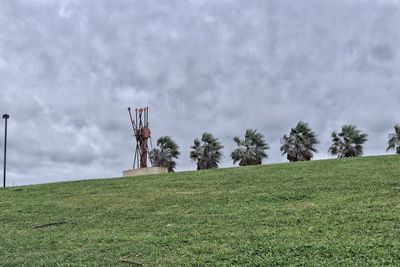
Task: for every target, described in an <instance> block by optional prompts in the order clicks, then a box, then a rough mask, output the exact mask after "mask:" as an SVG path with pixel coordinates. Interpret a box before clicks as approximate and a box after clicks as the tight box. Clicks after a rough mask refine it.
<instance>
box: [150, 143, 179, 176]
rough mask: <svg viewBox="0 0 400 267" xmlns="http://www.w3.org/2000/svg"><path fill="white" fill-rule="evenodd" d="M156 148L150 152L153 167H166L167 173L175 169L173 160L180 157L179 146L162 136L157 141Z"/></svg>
mask: <svg viewBox="0 0 400 267" xmlns="http://www.w3.org/2000/svg"><path fill="white" fill-rule="evenodd" d="M157 146H158V148H155V149H153V151H151V152H150V159H151V162H152V163H153V165H154V166H157V167H166V168H168V171H169V172H174V170H175V168H176V161H175V159H177V158H178V156H179V155H180V152H179V150H178V149H179V146H178V145H177V144H176V143H175V141H174V140H172V138H171V137H169V136H162V137H160V138H159V139H158V140H157Z"/></svg>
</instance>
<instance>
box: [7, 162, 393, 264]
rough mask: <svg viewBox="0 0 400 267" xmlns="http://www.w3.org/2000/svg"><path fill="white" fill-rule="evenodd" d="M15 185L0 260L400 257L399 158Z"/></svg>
mask: <svg viewBox="0 0 400 267" xmlns="http://www.w3.org/2000/svg"><path fill="white" fill-rule="evenodd" d="M15 189H16V188H8V189H2V190H0V235H1V236H0V265H2V266H3V265H4V266H14V265H15V266H81V265H85V266H119V265H121V266H129V265H130V264H127V263H121V262H120V261H119V259H120V257H122V256H127V257H128V258H129V259H131V260H133V261H134V262H138V263H141V264H144V265H145V266H154V265H156V266H158V265H165V266H173V265H175V266H176V265H199V266H204V265H208V266H210V265H241V266H242V265H251V266H254V265H296V264H298V265H301V264H306V265H317V264H318V265H327V266H333V265H341V266H346V265H349V264H352V265H355V264H357V265H383V264H388V265H398V264H400V201H399V200H400V157H399V156H381V157H365V158H359V159H341V160H324V161H312V162H303V163H295V164H276V165H264V166H257V167H243V168H232V169H221V170H212V171H199V172H187V173H177V174H165V175H157V176H148V177H140V178H139V177H137V178H123V179H112V180H111V179H107V180H89V181H80V182H68V183H57V184H47V185H37V186H28V187H21V189H22V190H18V191H15ZM60 220H66V221H68V222H69V223H68V224H64V225H59V226H53V227H48V228H40V229H35V228H33V227H32V226H33V225H37V224H42V223H48V222H54V221H60Z"/></svg>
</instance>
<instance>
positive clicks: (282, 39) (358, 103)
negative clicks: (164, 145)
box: [0, 0, 400, 185]
mask: <svg viewBox="0 0 400 267" xmlns="http://www.w3.org/2000/svg"><path fill="white" fill-rule="evenodd" d="M399 47H400V0H375V1H373V0H368V1H367V0H351V1H348V0H334V1H333V0H326V1H323V0H302V1H297V0H292V1H285V0H276V1H274V0H259V1H251V0H246V1H244V0H243V1H241V0H236V1H234V0H230V1H223V0H219V1H215V0H192V1H188V0H187V1H185V0H176V1H175V0H168V1H166V0H158V1H156V0H151V1H150V0H146V1H143V0H137V1H128V0H124V1H122V0H113V1H110V0H96V1H93V0H77V1H67V0H65V1H61V0H60V1H56V0H46V1H45V0H41V1H39V0H36V1H34V0H25V1H22V0H2V1H0V113H2V114H3V113H6V112H7V113H9V114H10V115H11V118H10V120H9V150H8V152H9V153H8V163H9V165H8V177H9V180H8V184H9V185H12V184H13V183H14V184H15V185H17V184H18V185H19V184H31V183H44V182H53V181H61V180H71V179H81V178H100V177H116V176H121V175H122V170H123V169H127V168H129V167H131V165H132V160H133V145H134V142H133V139H132V136H131V128H130V123H129V119H128V118H129V117H128V113H127V110H126V108H127V107H128V106H131V107H133V108H134V107H140V106H147V105H148V106H150V116H149V119H150V126H151V129H152V133H153V135H152V136H153V142H155V140H156V139H157V138H158V137H160V136H162V135H170V136H172V137H173V138H174V139H175V140H176V142H177V143H178V144H179V146H180V148H181V152H182V155H181V158H180V159H179V161H178V171H179V170H190V169H195V167H196V164H195V163H194V162H191V160H190V159H189V151H190V149H189V147H190V146H191V145H192V143H193V139H194V138H196V137H200V135H201V133H202V132H204V131H208V132H211V133H212V134H214V135H215V136H216V137H218V138H219V139H220V140H221V141H222V142H223V144H224V146H225V149H224V159H223V162H222V164H221V165H222V166H232V161H231V159H230V157H229V154H230V152H231V150H232V149H233V145H234V144H233V141H232V137H233V136H235V135H243V134H244V132H245V130H246V129H247V128H255V129H258V130H259V131H260V132H262V133H263V134H264V135H265V138H266V140H267V142H268V143H269V144H270V146H271V150H270V151H269V159H268V160H266V161H265V163H266V164H268V163H274V162H285V161H286V159H285V158H284V157H282V156H281V153H280V151H279V148H280V144H279V142H280V138H281V137H282V135H283V134H287V133H288V132H289V130H290V128H291V127H293V126H294V125H295V124H296V123H297V122H298V121H299V120H304V121H305V122H308V123H309V124H310V126H311V127H312V128H313V129H314V130H315V131H316V132H317V134H318V137H319V139H320V140H321V144H320V146H319V150H320V152H319V153H318V154H317V155H316V156H315V158H316V159H321V158H329V157H330V156H329V155H328V153H327V150H328V147H329V145H330V133H331V132H332V130H335V129H339V127H340V126H341V125H342V124H345V123H346V124H347V123H351V124H356V125H358V127H359V128H360V129H361V130H362V131H364V132H366V133H368V134H369V139H370V140H369V141H368V143H366V145H365V155H376V154H385V153H386V151H385V148H386V142H387V136H388V134H389V133H390V132H392V131H393V126H394V124H396V123H398V122H400V118H399V114H400V105H399V102H400V74H399V72H400V55H399ZM0 130H1V131H0V135H1V136H0V142H1V144H2V143H3V141H4V140H3V134H2V131H3V130H4V123H3V121H2V123H1V128H0ZM1 148H2V145H1ZM1 150H2V149H1ZM1 158H2V157H1ZM1 162H2V160H1Z"/></svg>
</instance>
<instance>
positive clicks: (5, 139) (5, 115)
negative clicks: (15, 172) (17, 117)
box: [3, 114, 10, 187]
mask: <svg viewBox="0 0 400 267" xmlns="http://www.w3.org/2000/svg"><path fill="white" fill-rule="evenodd" d="M9 118H10V115H8V114H4V115H3V119H4V120H5V122H6V127H5V131H4V170H3V187H6V166H7V120H8V119H9Z"/></svg>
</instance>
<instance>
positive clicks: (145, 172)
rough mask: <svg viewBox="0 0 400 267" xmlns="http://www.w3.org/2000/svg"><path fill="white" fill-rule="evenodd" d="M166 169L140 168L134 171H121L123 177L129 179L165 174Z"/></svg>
mask: <svg viewBox="0 0 400 267" xmlns="http://www.w3.org/2000/svg"><path fill="white" fill-rule="evenodd" d="M167 172H168V168H165V167H149V168H142V169H136V170H125V171H123V176H124V177H131V176H139V175H150V174H159V173H167Z"/></svg>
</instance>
